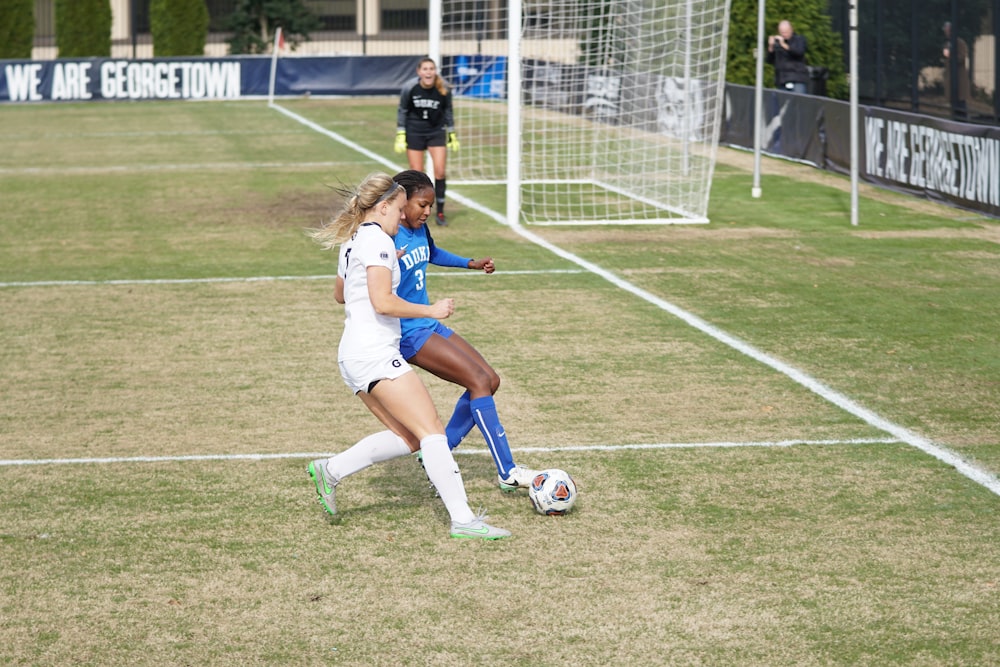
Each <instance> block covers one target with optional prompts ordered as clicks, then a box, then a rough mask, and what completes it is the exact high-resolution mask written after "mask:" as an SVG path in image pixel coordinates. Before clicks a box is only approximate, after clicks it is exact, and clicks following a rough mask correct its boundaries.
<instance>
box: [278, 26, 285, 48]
mask: <svg viewBox="0 0 1000 667" xmlns="http://www.w3.org/2000/svg"><path fill="white" fill-rule="evenodd" d="M277 50H278V51H284V50H285V32H284V31H283V30H282V29H281V28H278V47H277Z"/></svg>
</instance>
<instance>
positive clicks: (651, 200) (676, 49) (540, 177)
mask: <svg viewBox="0 0 1000 667" xmlns="http://www.w3.org/2000/svg"><path fill="white" fill-rule="evenodd" d="M508 20H510V21H511V22H512V24H513V25H517V24H520V26H521V29H520V31H512V32H511V34H510V40H508V39H507V38H508V31H507V25H508ZM728 24H729V0H550V1H549V0H523V3H522V4H521V5H516V4H514V5H511V6H508V5H506V4H501V3H500V2H499V1H498V0H443V5H442V22H441V26H442V30H441V38H440V59H441V69H442V74H443V76H444V77H445V79H446V80H447V81H448V82H449V83H450V84H451V85H452V86H453V89H454V93H455V121H456V126H457V128H458V131H459V138H460V140H461V142H462V147H461V151H460V152H458V153H457V154H454V155H452V156H450V157H449V163H448V180H449V182H450V183H456V184H459V183H465V184H477V183H481V184H485V183H508V187H509V188H511V189H512V190H513V196H514V199H511V194H510V193H508V199H507V201H508V209H511V208H512V206H513V202H516V203H517V209H516V210H515V211H512V210H508V216H511V215H512V214H515V213H516V215H517V216H518V218H519V220H520V221H521V222H525V223H528V224H609V223H611V224H655V223H678V222H707V221H708V219H707V217H706V215H707V209H708V197H709V188H710V185H711V180H712V171H713V167H714V163H715V155H716V148H717V144H718V135H719V122H720V116H721V112H722V107H723V92H724V83H725V62H726V35H727V31H728ZM518 60H519V61H520V66H519V67H517V66H516V65H515V64H514V63H515V62H516V61H518ZM511 84H514V85H513V86H512V85H511ZM512 157H513V159H511V158H512Z"/></svg>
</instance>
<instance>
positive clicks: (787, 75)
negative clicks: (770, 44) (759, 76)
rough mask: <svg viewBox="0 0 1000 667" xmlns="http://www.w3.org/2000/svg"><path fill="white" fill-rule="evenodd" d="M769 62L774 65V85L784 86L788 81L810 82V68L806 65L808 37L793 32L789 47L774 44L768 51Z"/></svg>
mask: <svg viewBox="0 0 1000 667" xmlns="http://www.w3.org/2000/svg"><path fill="white" fill-rule="evenodd" d="M767 62H768V63H770V64H771V65H774V85H775V87H777V88H784V87H785V84H786V83H809V68H807V67H806V38H805V37H803V36H802V35H799V34H798V33H793V34H792V38H791V39H789V40H788V48H787V49H785V48H784V47H782V46H781V45H780V44H775V45H774V51H768V53H767Z"/></svg>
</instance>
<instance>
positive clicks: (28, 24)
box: [0, 0, 35, 60]
mask: <svg viewBox="0 0 1000 667" xmlns="http://www.w3.org/2000/svg"><path fill="white" fill-rule="evenodd" d="M34 4H35V3H34V1H33V0H4V2H3V3H0V58H15V59H18V60H26V59H29V58H31V46H32V44H33V43H34V41H35V14H34Z"/></svg>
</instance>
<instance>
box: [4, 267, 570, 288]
mask: <svg viewBox="0 0 1000 667" xmlns="http://www.w3.org/2000/svg"><path fill="white" fill-rule="evenodd" d="M559 273H567V274H574V273H585V271H584V270H583V269H541V270H530V271H496V272H494V273H493V275H494V276H522V275H537V274H549V275H551V274H559ZM427 275H429V276H438V277H442V278H443V277H449V276H450V277H452V278H473V277H476V276H481V275H484V274H482V273H478V272H475V271H473V272H465V271H430V272H428V274H427ZM336 277H337V276H336V275H334V274H329V275H326V274H320V275H314V276H249V277H246V278H148V279H144V280H139V279H135V280H131V279H121V280H36V281H25V282H7V283H3V282H0V288H4V287H54V286H63V287H73V286H79V285H191V284H197V283H202V284H212V283H269V282H271V283H273V282H279V281H285V280H292V281H294V280H333V279H335V278H336Z"/></svg>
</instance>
